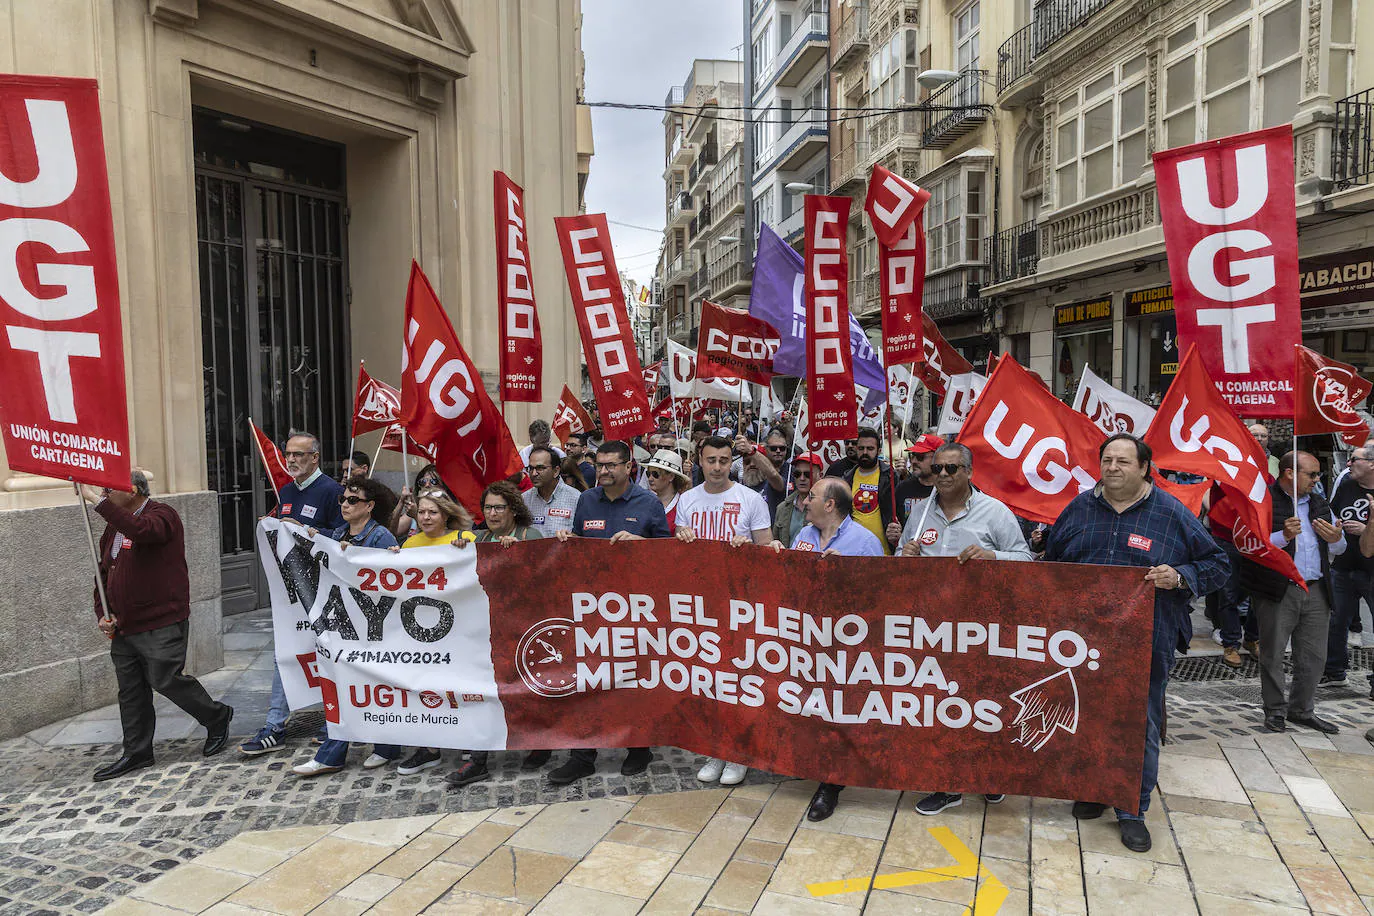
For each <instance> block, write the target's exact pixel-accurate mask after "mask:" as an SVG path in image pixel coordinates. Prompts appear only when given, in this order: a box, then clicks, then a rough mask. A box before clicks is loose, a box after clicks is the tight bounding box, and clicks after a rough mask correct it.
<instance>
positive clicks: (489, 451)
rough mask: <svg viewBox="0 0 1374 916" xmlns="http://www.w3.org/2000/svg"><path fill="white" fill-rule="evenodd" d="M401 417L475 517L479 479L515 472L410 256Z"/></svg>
mask: <svg viewBox="0 0 1374 916" xmlns="http://www.w3.org/2000/svg"><path fill="white" fill-rule="evenodd" d="M400 419H401V425H402V426H404V427H405V429H406V432H408V433H409V434H410V435H411V436H412V437H414V439H415V441H416V442H418V443H420V444H421V445H428V446H430V447H431V448H432V449H433V451H434V454H435V459H434V464H435V466H436V467H437V468H438V469H439V476H440V477H442V478H443V480H444V483H446V484H447V485H448V488H449V489H450V490H451V491H453V495H454V496H456V497H458V499H459V501H461V502H462V504H463V505H464V506H466V507H467V509H468V511H470V512H472V513H473V515H474V516H480V514H481V502H482V490H483V489H484V488H485V487H486V485H487V484H489V483H493V482H495V481H497V480H501V479H502V478H505V477H509V476H510V475H512V474H514V473H516V472H518V471H519V470H520V467H521V461H520V453H519V452H518V451H516V448H515V443H514V442H513V441H511V436H510V430H509V429H507V428H506V421H505V420H503V419H501V411H500V410H498V409H497V407H496V405H495V404H493V403H492V401H491V398H490V397H489V396H488V395H487V390H486V388H485V387H483V385H482V377H481V375H480V374H479V373H478V371H477V367H476V366H474V365H473V363H472V360H471V359H469V358H468V355H467V352H466V351H464V350H463V346H462V344H460V343H459V342H458V335H457V334H455V333H454V332H453V325H452V324H451V323H450V322H449V320H448V315H447V314H445V312H444V308H443V306H441V305H440V304H439V298H438V297H437V296H435V295H434V288H433V287H431V286H430V285H429V280H428V279H427V278H426V277H425V274H424V271H422V270H420V265H419V264H416V263H415V262H414V261H411V262H410V286H409V288H408V289H407V290H406V314H405V346H404V349H403V350H402V352H401V418H400Z"/></svg>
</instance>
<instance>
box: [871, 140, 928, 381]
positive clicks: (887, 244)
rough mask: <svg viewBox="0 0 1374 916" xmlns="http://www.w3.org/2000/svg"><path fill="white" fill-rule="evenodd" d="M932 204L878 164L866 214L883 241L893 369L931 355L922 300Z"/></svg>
mask: <svg viewBox="0 0 1374 916" xmlns="http://www.w3.org/2000/svg"><path fill="white" fill-rule="evenodd" d="M929 200H930V192H929V191H926V190H924V189H922V188H920V187H917V186H916V185H914V184H912V183H911V182H909V181H907V180H905V179H904V178H901V177H900V176H898V175H895V174H893V173H892V172H890V171H888V170H887V169H885V168H883V167H882V166H881V165H876V164H875V165H874V166H873V174H872V175H870V176H869V179H868V197H867V199H866V200H865V201H864V210H865V211H866V212H867V213H868V222H869V224H870V225H871V226H872V227H873V234H874V235H875V236H877V239H878V276H879V278H880V279H879V290H880V292H879V295H880V296H881V297H882V303H883V311H882V320H883V357H884V362H885V363H886V364H887V366H888V368H891V367H893V366H896V365H899V364H901V363H911V362H916V361H917V360H919V359H921V358H922V357H923V356H924V354H925V345H924V341H923V339H922V335H921V297H922V294H923V292H924V289H925V279H926V234H925V228H924V226H923V223H922V214H923V211H924V210H925V206H926V202H927V201H929Z"/></svg>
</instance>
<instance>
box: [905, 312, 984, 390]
mask: <svg viewBox="0 0 1374 916" xmlns="http://www.w3.org/2000/svg"><path fill="white" fill-rule="evenodd" d="M921 335H922V340H921V347H922V351H923V352H924V354H925V355H924V358H923V359H922V360H921V361H920V362H918V363H917V364H916V376H917V378H919V379H920V380H921V384H922V385H925V386H926V390H927V391H929V392H931V393H932V394H934V395H935V396H936V397H937V398H943V397H944V396H945V392H946V391H948V390H949V380H950V378H951V377H952V376H955V375H963V374H964V373H966V372H972V371H973V363H971V362H969V361H968V360H966V359H964V357H963V355H962V354H961V353H960V352H959V351H958V350H956V349H954V348H953V347H952V346H950V344H949V341H947V340H945V335H943V334H941V333H940V329H939V327H937V326H936V324H935V321H934V320H933V319H932V318H931V317H930V316H929V315H927V314H925V313H922V314H921Z"/></svg>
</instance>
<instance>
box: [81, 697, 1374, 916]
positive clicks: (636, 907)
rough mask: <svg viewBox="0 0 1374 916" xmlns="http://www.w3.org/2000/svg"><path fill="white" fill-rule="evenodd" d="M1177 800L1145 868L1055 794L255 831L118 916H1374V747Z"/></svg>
mask: <svg viewBox="0 0 1374 916" xmlns="http://www.w3.org/2000/svg"><path fill="white" fill-rule="evenodd" d="M1370 719H1371V721H1374V716H1371V717H1370ZM1338 737H1341V736H1338ZM1160 786H1161V792H1160V796H1159V797H1158V799H1157V801H1156V804H1155V805H1154V806H1153V807H1152V808H1151V810H1150V813H1149V815H1148V817H1147V821H1148V823H1149V825H1150V827H1151V830H1152V832H1153V834H1154V839H1155V846H1154V848H1153V849H1152V850H1151V851H1150V852H1149V853H1147V854H1144V855H1137V854H1134V853H1131V852H1129V851H1127V850H1125V849H1124V848H1123V847H1122V846H1121V843H1120V839H1119V837H1118V832H1117V829H1116V825H1115V822H1114V820H1113V819H1112V818H1111V816H1110V814H1108V815H1107V816H1106V817H1104V818H1102V819H1100V820H1096V821H1086V822H1077V821H1075V820H1074V819H1073V817H1072V816H1071V815H1070V812H1069V805H1068V804H1067V803H1066V802H1061V801H1052V800H1045V799H1034V800H1031V799H1026V798H1015V797H1013V798H1008V799H1007V800H1006V801H1005V802H1004V803H1002V804H1000V805H995V806H993V805H987V804H985V803H984V802H983V800H982V799H981V798H978V797H969V798H968V799H966V800H965V802H964V804H963V806H961V807H959V808H954V809H950V810H948V811H946V812H944V813H943V814H941V815H938V816H936V817H921V816H919V815H917V814H916V813H915V812H914V811H913V810H912V805H913V803H914V801H915V799H916V798H917V797H919V796H918V795H916V794H913V793H909V792H908V793H898V792H887V791H878V790H866V789H865V790H856V789H850V790H846V791H845V792H844V794H843V795H842V796H841V803H840V808H839V809H838V811H837V812H836V814H835V816H834V817H832V818H831V819H830V820H828V821H825V822H823V823H821V824H812V823H810V822H808V821H807V820H806V819H805V817H804V812H805V809H806V806H807V803H808V801H809V800H810V797H811V793H812V791H813V790H814V788H815V784H814V783H809V782H802V781H797V780H789V781H785V782H782V783H780V784H777V785H773V784H761V785H751V786H743V787H740V788H736V789H733V790H731V789H707V790H697V791H689V792H679V793H674V794H667V795H653V796H643V797H641V796H627V797H622V798H605V799H595V800H584V801H570V802H560V803H555V804H551V805H544V804H532V805H519V806H512V807H503V808H493V809H486V810H480V811H469V812H463V813H456V814H448V815H441V814H437V813H436V814H432V815H428V816H423V817H410V818H400V819H391V820H382V821H373V822H359V823H353V824H348V825H343V826H334V825H329V824H324V825H318V826H310V827H296V828H290V829H284V830H273V831H265V832H249V833H244V834H241V835H239V836H238V837H236V838H234V839H232V840H230V841H229V842H228V843H226V844H224V845H223V846H221V847H219V848H218V849H216V850H214V851H213V852H211V853H208V854H207V855H204V856H202V857H200V858H198V859H196V860H195V861H194V862H191V863H190V864H186V865H182V866H180V867H177V868H175V869H173V870H171V871H170V872H169V873H168V874H166V875H164V876H163V877H161V878H159V879H157V880H155V881H153V882H151V883H149V884H147V885H145V886H142V887H140V888H138V889H137V890H135V891H134V893H133V894H132V895H131V896H130V897H127V898H125V899H124V900H121V901H120V902H118V903H116V904H115V905H114V906H112V907H110V908H109V909H107V910H106V911H105V912H106V913H109V914H131V913H137V914H149V916H172V914H183V913H205V914H207V916H211V914H213V916H248V914H262V913H272V914H299V916H303V914H307V913H309V914H361V913H375V914H412V913H421V912H423V913H425V914H434V916H456V914H469V913H471V914H523V913H533V914H559V916H562V914H596V916H617V914H635V913H640V914H671V913H693V912H695V913H699V914H723V913H751V912H752V913H760V914H818V916H841V914H857V913H861V912H863V913H868V914H874V916H888V914H892V916H896V914H911V913H930V914H951V916H958V914H961V913H967V912H969V909H970V908H971V907H974V906H975V905H976V910H974V912H976V914H977V916H992V914H994V913H995V914H999V916H1019V914H1031V913H1040V914H1087V913H1103V914H1112V916H1117V914H1185V913H1193V914H1200V916H1228V914H1237V916H1239V914H1246V916H1250V914H1256V916H1279V914H1300V913H1320V914H1333V916H1367V914H1368V913H1371V912H1374V842H1372V841H1371V836H1374V746H1372V745H1370V744H1369V742H1367V741H1365V739H1364V738H1362V737H1355V736H1345V737H1343V738H1341V740H1337V741H1335V742H1333V741H1330V740H1328V739H1326V738H1324V737H1321V736H1319V735H1316V734H1314V733H1311V732H1298V733H1295V734H1287V735H1264V736H1259V737H1255V736H1249V737H1246V738H1243V739H1233V740H1223V741H1221V742H1217V741H1214V740H1207V739H1204V740H1200V741H1196V742H1189V743H1187V744H1184V745H1179V746H1172V747H1170V748H1168V749H1167V751H1166V753H1165V755H1164V759H1163V764H1162V768H1161V774H1160ZM942 840H943V842H942ZM951 840H953V841H956V842H955V844H954V848H955V849H956V850H957V849H958V848H959V847H958V845H957V844H958V843H962V844H963V846H964V847H966V848H967V850H968V851H969V852H970V853H972V854H975V855H977V857H978V862H977V866H978V867H977V868H975V869H974V870H973V872H972V873H970V876H969V877H958V876H955V877H948V876H947V875H942V874H938V873H936V872H935V871H934V870H936V869H949V868H950V866H952V865H955V864H956V859H955V857H954V856H952V855H951V851H950V848H949V846H950V842H951ZM955 871H957V869H955ZM966 873H967V872H966ZM892 876H897V877H895V878H894V877H892ZM934 878H940V879H942V880H932V879H934ZM838 879H858V880H856V881H854V882H852V883H851V885H850V886H851V887H854V888H855V889H853V890H848V891H845V892H841V893H833V894H828V895H825V896H816V895H815V894H814V893H813V890H814V889H813V888H812V887H810V886H812V885H817V884H821V883H824V882H830V881H835V880H838ZM914 881H921V883H912V882H914ZM870 884H872V885H874V886H876V889H875V888H874V887H871V886H870ZM891 885H896V886H891Z"/></svg>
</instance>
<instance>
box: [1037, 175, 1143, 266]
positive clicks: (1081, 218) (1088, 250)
mask: <svg viewBox="0 0 1374 916" xmlns="http://www.w3.org/2000/svg"><path fill="white" fill-rule="evenodd" d="M1039 223H1040V224H1039V226H1038V227H1037V228H1038V231H1039V234H1040V239H1039V242H1040V261H1039V263H1038V264H1037V265H1036V270H1037V272H1038V273H1039V274H1040V275H1041V277H1043V276H1044V275H1046V274H1049V273H1052V272H1054V273H1074V272H1083V271H1086V270H1090V269H1092V266H1093V265H1094V264H1095V263H1097V262H1099V261H1104V260H1112V261H1120V260H1121V259H1122V258H1129V256H1130V253H1131V252H1133V251H1137V250H1139V249H1142V248H1146V247H1153V246H1157V245H1161V244H1163V240H1164V235H1163V232H1162V231H1161V229H1160V222H1159V209H1158V205H1157V202H1156V199H1155V188H1154V185H1147V186H1146V187H1143V188H1138V187H1136V186H1135V185H1127V186H1126V187H1123V188H1118V189H1117V190H1115V191H1113V192H1111V193H1109V194H1105V195H1100V196H1098V197H1095V198H1092V199H1091V200H1089V201H1087V202H1085V203H1080V204H1074V205H1073V206H1070V207H1065V208H1062V209H1060V210H1058V211H1056V212H1053V213H1050V214H1048V215H1046V216H1042V217H1041V219H1040V221H1039Z"/></svg>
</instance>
